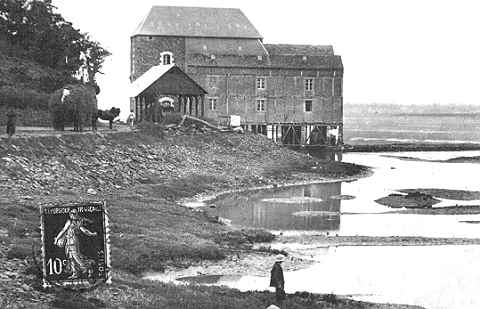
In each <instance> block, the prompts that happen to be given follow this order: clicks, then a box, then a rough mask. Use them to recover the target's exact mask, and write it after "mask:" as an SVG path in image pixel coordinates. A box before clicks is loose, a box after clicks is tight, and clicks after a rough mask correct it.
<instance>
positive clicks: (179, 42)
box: [130, 6, 343, 145]
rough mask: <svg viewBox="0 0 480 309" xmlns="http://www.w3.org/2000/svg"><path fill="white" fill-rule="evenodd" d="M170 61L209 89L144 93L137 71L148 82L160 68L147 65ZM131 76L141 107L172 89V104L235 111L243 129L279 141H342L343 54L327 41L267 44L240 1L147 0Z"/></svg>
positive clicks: (223, 114) (215, 112) (219, 113)
mask: <svg viewBox="0 0 480 309" xmlns="http://www.w3.org/2000/svg"><path fill="white" fill-rule="evenodd" d="M171 64H175V65H176V66H177V67H178V68H180V69H181V70H182V71H183V72H184V73H185V74H186V75H188V76H189V77H190V78H191V79H192V80H193V81H195V82H196V83H197V84H198V86H199V89H200V88H201V89H202V90H204V91H205V92H206V93H205V94H204V95H203V93H200V94H201V95H199V93H197V94H196V95H193V96H192V95H188V94H183V95H182V93H180V92H181V91H179V92H178V93H158V92H152V91H150V94H149V95H147V94H148V90H149V86H150V85H149V82H147V83H146V84H145V82H140V80H141V79H139V78H140V77H141V76H142V75H145V74H147V75H149V76H150V78H146V80H150V83H153V81H154V80H155V78H156V77H157V78H160V77H161V75H155V74H154V73H152V72H153V71H155V70H156V71H158V72H160V71H162V70H161V69H158V66H162V65H171ZM155 66H157V68H156V69H155ZM130 78H131V81H132V83H133V84H136V89H137V90H136V91H135V92H134V93H133V94H132V106H134V108H135V110H136V112H137V113H140V114H142V112H144V111H145V110H146V109H148V107H149V106H152V104H155V102H156V101H158V98H159V97H171V99H172V102H173V105H174V108H175V110H178V111H182V112H185V113H195V112H194V111H196V112H197V113H196V114H197V115H199V116H203V117H205V118H210V119H215V120H218V121H221V120H222V119H225V118H227V117H228V116H230V115H238V116H240V119H241V125H242V126H243V127H244V128H246V129H247V130H251V131H254V132H259V133H264V134H266V135H267V136H269V137H270V138H273V139H274V140H276V141H281V142H283V143H284V144H328V145H335V144H341V143H342V135H343V133H342V132H343V111H342V108H343V107H342V106H343V98H342V80H343V65H342V61H341V58H340V56H338V55H335V54H334V52H333V48H332V46H317V45H288V44H265V43H263V38H262V36H261V35H260V33H259V32H258V31H257V30H256V29H255V27H254V26H253V25H252V23H251V22H250V21H249V20H248V19H247V17H246V16H245V15H244V14H243V13H242V12H241V11H240V10H239V9H227V8H199V7H173V6H154V7H152V9H151V10H150V12H149V13H148V15H147V16H146V17H145V19H144V20H143V21H142V22H141V23H140V25H139V26H138V28H137V29H136V30H135V32H134V34H133V35H132V37H131V76H130ZM143 79H144V80H145V78H143ZM149 102H150V105H149ZM194 106H195V108H196V109H195V108H194ZM198 111H200V113H199V112H198ZM140 117H141V115H140Z"/></svg>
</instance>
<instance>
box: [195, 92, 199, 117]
mask: <svg viewBox="0 0 480 309" xmlns="http://www.w3.org/2000/svg"><path fill="white" fill-rule="evenodd" d="M195 117H198V96H195Z"/></svg>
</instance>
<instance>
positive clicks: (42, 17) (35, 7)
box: [0, 0, 110, 84]
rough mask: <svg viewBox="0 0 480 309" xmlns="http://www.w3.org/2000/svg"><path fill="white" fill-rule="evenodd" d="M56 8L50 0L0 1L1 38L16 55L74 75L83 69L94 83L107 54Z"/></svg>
mask: <svg viewBox="0 0 480 309" xmlns="http://www.w3.org/2000/svg"><path fill="white" fill-rule="evenodd" d="M55 10H56V7H55V6H53V5H52V1H51V0H0V34H3V35H4V36H5V38H3V40H6V41H8V43H9V44H11V45H12V46H14V47H16V48H17V49H16V53H15V56H17V57H21V56H25V57H28V58H29V59H32V60H34V61H36V62H38V63H40V64H43V65H46V66H48V67H50V68H53V69H55V70H58V71H62V72H64V73H65V75H69V76H73V75H77V78H78V72H82V71H84V70H85V71H86V72H87V76H88V82H89V83H92V84H95V75H96V74H97V73H102V72H101V68H102V66H103V63H104V61H105V58H106V57H108V56H109V55H110V53H109V52H108V51H107V50H106V49H104V48H103V47H102V46H101V45H100V43H98V42H96V41H94V40H92V39H90V37H89V35H88V34H86V33H81V32H80V30H78V29H76V28H74V27H73V25H72V24H71V23H70V22H68V21H66V20H65V19H64V18H63V17H62V15H61V14H58V13H55ZM0 39H2V38H1V37H0ZM19 51H21V52H19ZM79 79H81V78H79ZM84 82H86V81H85V80H84Z"/></svg>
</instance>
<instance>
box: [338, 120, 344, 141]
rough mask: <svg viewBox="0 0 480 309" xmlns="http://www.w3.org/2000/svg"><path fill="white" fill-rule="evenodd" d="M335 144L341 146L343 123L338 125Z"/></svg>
mask: <svg viewBox="0 0 480 309" xmlns="http://www.w3.org/2000/svg"><path fill="white" fill-rule="evenodd" d="M337 145H338V146H342V145H343V123H341V124H339V125H338V139H337Z"/></svg>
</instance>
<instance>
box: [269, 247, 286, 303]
mask: <svg viewBox="0 0 480 309" xmlns="http://www.w3.org/2000/svg"><path fill="white" fill-rule="evenodd" d="M284 259H285V257H284V256H283V255H281V254H279V255H277V257H276V259H275V264H273V267H272V270H271V272H270V286H272V287H275V298H276V300H277V304H278V305H280V304H281V303H282V302H283V300H285V297H286V295H285V280H284V279H283V269H282V266H281V263H282V262H283V261H284Z"/></svg>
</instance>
